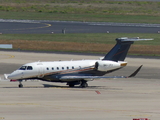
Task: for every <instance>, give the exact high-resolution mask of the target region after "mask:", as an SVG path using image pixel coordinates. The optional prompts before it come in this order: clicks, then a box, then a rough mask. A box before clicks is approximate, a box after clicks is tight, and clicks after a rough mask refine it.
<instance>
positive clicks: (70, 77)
mask: <svg viewBox="0 0 160 120" xmlns="http://www.w3.org/2000/svg"><path fill="white" fill-rule="evenodd" d="M141 68H142V65H141V66H140V67H139V68H138V69H137V70H136V71H134V72H133V73H132V74H131V75H129V76H81V75H70V76H69V75H67V76H61V77H60V78H59V79H60V80H67V79H74V80H76V79H99V78H130V77H134V76H136V74H137V73H138V72H139V71H140V69H141Z"/></svg>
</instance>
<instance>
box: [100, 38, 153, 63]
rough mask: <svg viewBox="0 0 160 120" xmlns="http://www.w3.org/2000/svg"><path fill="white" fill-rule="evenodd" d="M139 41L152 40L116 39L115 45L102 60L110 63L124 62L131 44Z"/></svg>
mask: <svg viewBox="0 0 160 120" xmlns="http://www.w3.org/2000/svg"><path fill="white" fill-rule="evenodd" d="M140 40H153V39H139V37H137V38H127V37H123V38H117V39H116V41H117V44H116V45H115V46H114V47H113V48H112V49H111V50H110V51H109V52H108V54H106V56H105V57H104V59H103V60H112V61H116V62H117V61H124V59H125V58H126V55H127V53H128V50H129V48H130V46H131V44H133V43H134V41H140Z"/></svg>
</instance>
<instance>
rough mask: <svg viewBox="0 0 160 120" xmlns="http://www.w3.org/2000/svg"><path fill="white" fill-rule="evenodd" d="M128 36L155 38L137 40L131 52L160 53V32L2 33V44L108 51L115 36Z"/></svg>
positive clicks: (22, 46) (95, 51)
mask: <svg viewBox="0 0 160 120" xmlns="http://www.w3.org/2000/svg"><path fill="white" fill-rule="evenodd" d="M126 36H127V37H130V38H132V37H140V38H153V39H154V40H153V41H138V42H135V44H134V45H133V46H132V47H131V49H130V51H129V54H134V55H153V56H159V55H160V38H159V34H136V33H135V34H125V33H110V34H107V33H97V34H95V33H94V34H65V35H64V34H2V35H0V44H13V48H14V49H21V50H34V51H63V52H81V53H83V52H84V53H106V52H108V51H109V50H110V49H111V48H112V47H113V46H114V45H115V43H116V42H115V40H114V39H115V38H119V37H126Z"/></svg>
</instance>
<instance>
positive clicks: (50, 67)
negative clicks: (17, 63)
mask: <svg viewBox="0 0 160 120" xmlns="http://www.w3.org/2000/svg"><path fill="white" fill-rule="evenodd" d="M95 63H98V67H97V71H103V72H107V71H109V70H113V69H117V68H120V67H122V63H123V64H124V63H126V62H114V61H107V60H106V61H103V60H78V61H54V62H33V63H28V64H25V65H23V66H22V67H21V68H19V69H18V70H16V71H14V72H12V73H11V74H9V75H8V79H17V80H19V79H29V78H43V77H45V76H48V75H56V74H64V75H65V74H79V73H81V72H85V71H90V70H93V69H95Z"/></svg>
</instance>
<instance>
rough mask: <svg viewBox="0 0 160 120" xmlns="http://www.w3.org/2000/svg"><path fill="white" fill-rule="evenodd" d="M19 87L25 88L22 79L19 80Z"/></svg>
mask: <svg viewBox="0 0 160 120" xmlns="http://www.w3.org/2000/svg"><path fill="white" fill-rule="evenodd" d="M18 87H19V88H23V84H22V80H21V81H19V85H18Z"/></svg>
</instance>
